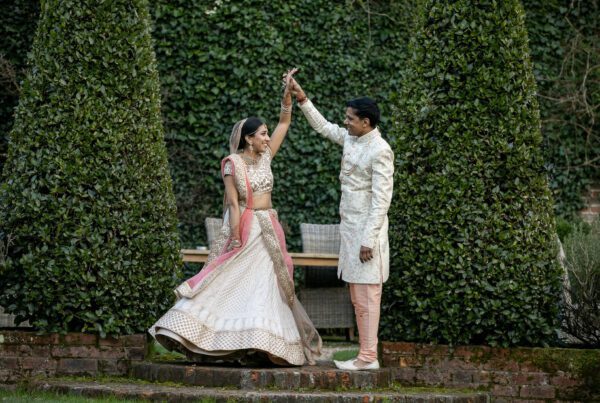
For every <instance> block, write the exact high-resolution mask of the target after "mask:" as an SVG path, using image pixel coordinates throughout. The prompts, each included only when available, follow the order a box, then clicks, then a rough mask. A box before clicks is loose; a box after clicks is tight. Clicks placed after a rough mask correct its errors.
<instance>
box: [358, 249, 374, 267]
mask: <svg viewBox="0 0 600 403" xmlns="http://www.w3.org/2000/svg"><path fill="white" fill-rule="evenodd" d="M359 259H360V262H361V263H366V262H368V261H369V260H371V259H373V249H371V248H367V247H366V246H361V247H360V256H359Z"/></svg>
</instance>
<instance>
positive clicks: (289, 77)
mask: <svg viewBox="0 0 600 403" xmlns="http://www.w3.org/2000/svg"><path fill="white" fill-rule="evenodd" d="M297 72H298V68H296V67H294V68H293V69H290V70H288V71H287V72H285V73H283V76H282V85H283V88H284V90H285V91H286V92H291V93H292V94H293V95H295V94H294V92H295V91H294V88H293V82H295V81H294V74H296V73H297Z"/></svg>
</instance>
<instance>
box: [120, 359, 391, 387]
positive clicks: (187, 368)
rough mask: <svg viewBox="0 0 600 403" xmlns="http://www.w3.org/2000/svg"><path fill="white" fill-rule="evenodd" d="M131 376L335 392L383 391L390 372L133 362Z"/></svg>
mask: <svg viewBox="0 0 600 403" xmlns="http://www.w3.org/2000/svg"><path fill="white" fill-rule="evenodd" d="M130 375H131V377H133V378H137V379H142V380H145V381H150V382H175V383H180V384H184V385H191V386H192V385H193V386H205V387H233V388H236V389H249V390H252V389H258V388H277V389H298V388H302V389H320V390H339V389H340V388H345V389H365V388H371V389H374V388H387V387H389V386H390V385H391V384H392V373H391V371H390V370H389V369H386V368H382V369H379V370H376V371H342V370H339V369H337V368H335V366H334V365H333V363H331V362H326V363H325V362H324V363H319V364H318V365H315V366H304V367H291V368H282V367H277V368H247V367H225V366H212V365H190V364H167V363H155V362H141V363H134V364H133V365H132V369H131V372H130Z"/></svg>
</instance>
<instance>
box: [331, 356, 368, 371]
mask: <svg viewBox="0 0 600 403" xmlns="http://www.w3.org/2000/svg"><path fill="white" fill-rule="evenodd" d="M356 361H357V359H356V358H352V359H350V360H348V361H336V360H333V362H334V363H335V366H336V367H338V368H339V369H345V370H346V371H366V370H370V369H379V361H377V360H375V361H373V362H369V363H368V364H367V365H364V366H357V365H356V364H355V362H356Z"/></svg>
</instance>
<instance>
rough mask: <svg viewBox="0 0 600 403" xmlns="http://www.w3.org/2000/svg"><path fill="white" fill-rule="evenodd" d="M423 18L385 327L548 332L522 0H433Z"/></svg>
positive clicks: (521, 337)
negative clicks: (475, 0) (498, 0)
mask: <svg viewBox="0 0 600 403" xmlns="http://www.w3.org/2000/svg"><path fill="white" fill-rule="evenodd" d="M421 18H422V20H421V28H420V29H419V31H418V32H417V33H416V35H415V38H414V40H413V42H412V45H411V60H410V62H409V65H408V68H407V70H406V72H405V75H406V76H405V80H404V87H403V89H402V91H401V93H400V94H399V96H398V97H397V99H396V112H395V116H394V120H395V129H394V133H393V137H394V138H395V146H394V147H395V153H396V159H397V170H396V175H395V194H394V198H393V202H392V207H391V209H390V222H391V252H392V270H391V281H390V282H389V284H387V285H386V287H384V290H385V296H384V315H383V324H382V336H381V337H382V338H386V339H392V340H407V341H421V342H444V343H452V344H464V343H485V344H490V345H515V344H518V345H535V344H543V343H545V342H548V341H549V340H550V339H551V338H552V336H553V334H554V329H555V327H556V323H557V317H558V303H559V300H560V293H559V290H560V276H561V271H560V269H559V267H558V265H557V264H556V260H555V256H556V243H555V242H556V240H555V228H554V218H553V213H552V201H551V197H550V192H549V189H548V185H547V180H546V176H545V170H544V167H543V158H542V153H541V150H540V145H541V140H542V137H541V134H540V118H539V109H538V104H537V102H536V98H535V91H536V87H535V82H534V78H533V74H532V66H531V61H530V58H529V50H528V43H527V32H526V30H525V25H524V12H523V9H522V7H521V4H520V2H519V1H517V0H507V1H501V2H496V1H477V2H472V1H468V0H458V1H453V2H447V1H440V0H429V1H426V2H424V5H423V14H422V16H421Z"/></svg>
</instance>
